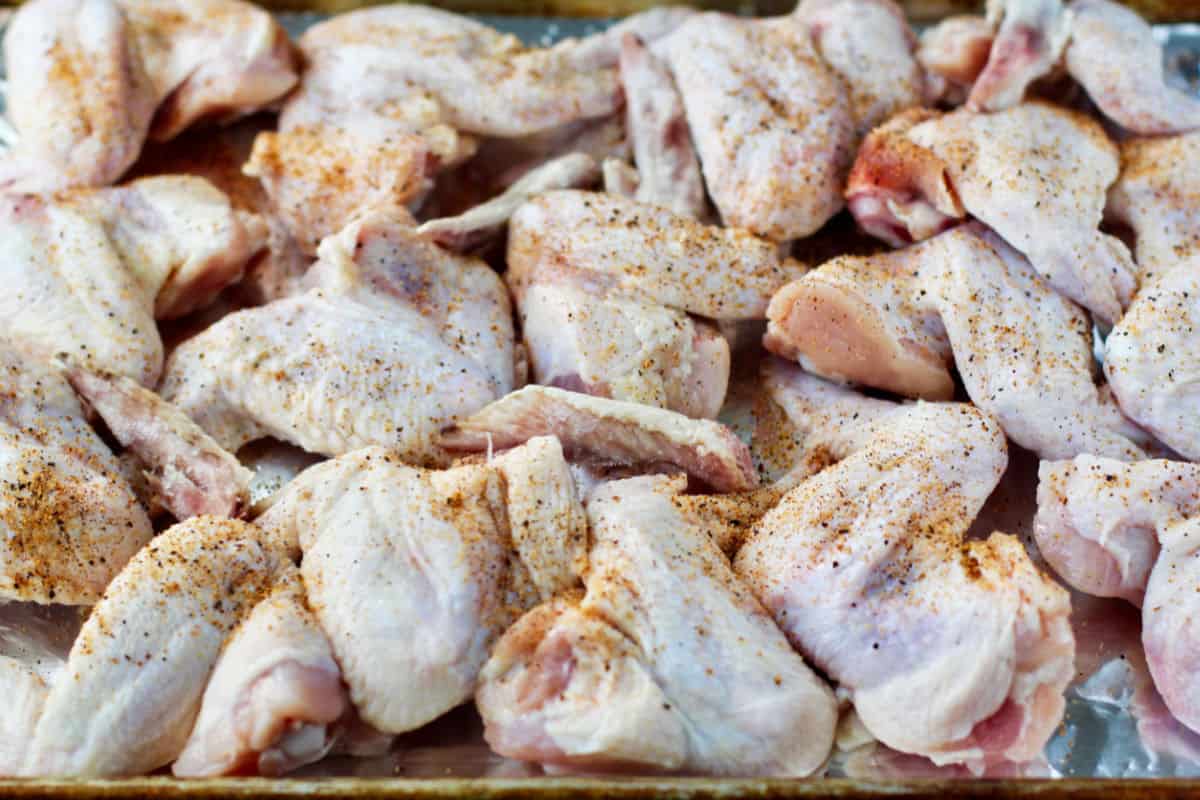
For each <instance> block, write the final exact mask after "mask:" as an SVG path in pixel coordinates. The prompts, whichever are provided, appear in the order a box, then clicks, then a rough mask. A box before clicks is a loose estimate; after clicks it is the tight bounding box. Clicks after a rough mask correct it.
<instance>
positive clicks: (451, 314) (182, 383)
mask: <svg viewBox="0 0 1200 800" xmlns="http://www.w3.org/2000/svg"><path fill="white" fill-rule="evenodd" d="M308 278H309V279H310V280H311V281H312V282H313V283H314V284H315V287H314V288H312V289H310V290H309V291H307V292H305V293H303V294H300V295H296V296H292V297H287V298H284V299H281V300H276V301H274V302H272V303H268V304H267V305H265V306H261V307H258V308H251V309H246V310H243V311H239V312H236V313H234V314H230V315H229V316H226V317H225V318H223V319H222V320H221V321H219V322H217V323H216V324H214V325H213V326H212V327H210V328H208V329H207V330H206V331H204V332H203V333H201V334H199V335H198V336H196V337H194V338H192V339H190V340H188V341H187V342H186V343H184V344H183V345H181V346H180V347H179V348H178V349H176V350H175V352H174V353H173V354H172V355H171V358H170V360H169V361H168V364H167V368H166V374H165V376H164V378H163V382H162V387H161V391H162V395H163V397H164V399H166V400H167V401H169V402H172V403H174V404H175V405H176V406H178V407H179V409H180V410H181V411H183V412H184V413H185V414H187V415H188V416H190V417H191V418H192V419H193V420H195V421H196V422H197V423H198V424H199V425H200V426H201V427H202V428H203V429H204V430H205V431H206V432H207V433H208V434H209V435H210V436H212V437H213V439H215V440H216V441H217V443H218V444H220V445H221V446H222V447H224V448H225V449H227V450H230V451H236V450H237V449H238V448H239V447H241V446H242V445H244V444H246V443H247V442H250V441H253V440H254V439H258V438H262V437H263V436H268V435H270V436H274V437H275V438H278V439H281V440H284V441H287V442H291V443H293V444H296V445H299V446H300V447H303V448H304V449H306V450H308V451H310V452H314V453H323V454H326V455H338V454H341V453H346V452H349V451H351V450H355V449H358V448H360V447H365V446H367V445H370V444H384V445H387V446H389V447H392V448H394V449H395V450H396V452H397V453H398V454H400V455H401V456H402V457H404V458H406V459H410V460H413V461H415V462H433V463H438V462H444V461H445V460H446V459H445V458H444V456H443V454H442V453H441V451H440V449H439V448H438V447H437V444H436V442H435V441H434V439H435V437H436V434H437V432H438V431H439V430H440V429H441V428H442V427H445V426H446V425H448V424H450V423H452V422H453V421H454V420H455V419H459V418H463V417H466V416H467V415H469V414H471V413H473V412H475V411H477V410H478V409H480V408H482V407H483V406H484V405H486V404H487V403H488V402H490V401H491V400H494V399H495V398H497V397H500V396H502V395H503V394H505V393H506V392H508V391H510V390H511V389H512V386H513V382H514V379H515V366H514V365H515V360H516V359H515V355H514V343H513V331H512V316H511V315H512V312H511V308H510V306H509V301H508V296H507V293H506V292H505V290H504V286H503V284H502V283H501V282H500V279H499V278H498V277H497V276H496V274H495V273H494V272H493V271H492V270H491V268H490V267H488V266H487V265H486V264H484V263H483V262H481V261H478V260H476V259H472V258H466V257H460V256H455V255H453V254H451V253H448V252H446V251H444V250H442V249H441V248H439V247H437V246H436V245H434V244H433V243H432V242H430V241H428V240H427V239H425V238H423V237H421V236H418V235H417V234H416V232H415V230H414V229H413V227H412V225H411V220H409V219H407V218H406V215H403V214H401V215H390V214H383V213H372V214H368V215H366V216H364V218H362V219H361V220H359V221H358V222H355V223H354V224H352V225H350V226H349V227H347V228H346V230H344V231H342V232H341V233H339V234H338V235H337V236H334V237H330V238H329V239H327V240H326V241H325V242H324V243H323V244H322V247H321V259H320V261H318V263H317V264H316V265H314V266H313V267H312V269H311V270H310V272H309V274H308Z"/></svg>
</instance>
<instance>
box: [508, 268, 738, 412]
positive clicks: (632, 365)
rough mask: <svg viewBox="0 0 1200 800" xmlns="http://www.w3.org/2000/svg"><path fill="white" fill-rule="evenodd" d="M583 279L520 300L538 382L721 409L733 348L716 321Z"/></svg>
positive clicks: (665, 404) (529, 292)
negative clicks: (589, 285)
mask: <svg viewBox="0 0 1200 800" xmlns="http://www.w3.org/2000/svg"><path fill="white" fill-rule="evenodd" d="M580 283H582V282H581V281H574V280H572V281H548V282H546V283H535V284H534V285H532V286H529V287H528V288H526V289H525V290H524V293H523V294H522V295H521V298H520V300H519V301H518V310H519V312H520V319H521V335H522V338H523V340H524V344H525V347H526V349H527V351H528V354H529V365H530V371H531V374H532V376H533V379H534V381H536V382H537V383H540V384H543V385H546V386H556V387H559V388H563V389H571V390H574V391H580V392H585V393H587V394H591V395H596V396H598V397H608V398H612V399H613V400H623V401H627V402H633V403H643V404H645V405H650V406H656V407H658V408H665V409H669V410H672V411H678V412H679V413H681V414H686V415H687V416H689V417H695V418H697V419H703V418H713V417H716V415H717V413H718V412H719V411H720V410H721V406H722V404H723V403H724V401H725V393H726V389H727V387H728V384H729V371H730V350H729V344H728V342H727V341H726V340H725V338H724V337H722V336H721V334H720V333H719V332H718V331H717V329H716V328H714V327H713V326H712V325H710V324H708V323H705V322H703V321H701V320H699V319H696V318H695V317H691V316H689V315H687V314H685V313H683V312H682V311H678V310H676V309H672V308H666V307H665V306H661V305H658V304H656V303H652V302H646V301H643V300H639V299H637V298H634V297H623V296H621V295H619V294H615V295H614V294H596V293H592V292H589V291H588V290H587V289H586V288H584V286H581V285H580Z"/></svg>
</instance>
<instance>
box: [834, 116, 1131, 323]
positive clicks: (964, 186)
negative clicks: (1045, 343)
mask: <svg viewBox="0 0 1200 800" xmlns="http://www.w3.org/2000/svg"><path fill="white" fill-rule="evenodd" d="M1117 156H1118V153H1117V149H1116V147H1115V146H1114V145H1113V143H1112V142H1110V141H1109V140H1108V137H1107V136H1106V135H1105V133H1104V131H1103V129H1102V128H1101V127H1100V126H1099V124H1098V123H1096V122H1094V121H1092V120H1090V119H1088V118H1087V117H1085V116H1083V115H1082V114H1078V113H1075V112H1071V111H1067V110H1065V109H1061V108H1057V107H1055V106H1051V105H1048V104H1046V103H1041V102H1031V103H1022V104H1021V105H1018V106H1015V107H1013V108H1011V109H1008V110H1007V111H1001V112H997V113H993V114H980V113H975V112H972V111H969V110H966V109H960V110H958V111H954V112H951V113H949V114H943V115H937V114H932V113H930V112H918V113H915V114H909V115H906V116H902V117H898V118H895V119H893V120H891V121H890V122H889V123H888V124H886V125H884V126H883V127H881V128H879V129H877V130H876V131H874V132H873V133H872V134H871V135H870V136H869V137H868V138H867V141H866V142H865V143H864V145H863V148H862V150H860V151H859V156H858V160H857V162H856V163H855V165H854V170H853V172H852V173H851V176H850V185H849V188H848V189H847V198H848V203H849V205H850V210H851V211H852V212H853V213H854V216H855V218H856V219H857V220H858V222H859V224H860V225H862V227H863V228H864V230H866V231H867V232H869V233H872V234H874V235H875V236H879V237H880V238H883V239H885V240H886V241H889V242H891V243H892V244H893V245H896V246H899V245H901V244H904V243H906V242H909V241H914V240H918V239H923V238H927V237H928V236H931V235H933V234H934V233H937V232H938V231H939V230H942V229H944V228H945V227H946V226H947V224H950V223H952V222H953V220H955V219H960V218H962V217H964V216H965V215H966V214H970V215H971V216H973V217H975V218H977V219H979V220H981V221H982V222H984V223H986V224H987V225H988V227H990V228H992V229H993V230H994V231H996V233H998V234H999V235H1000V236H1002V237H1004V239H1005V240H1006V241H1008V242H1009V244H1011V245H1012V246H1013V247H1015V248H1016V249H1017V250H1019V251H1020V252H1021V253H1023V254H1024V255H1025V256H1026V257H1027V258H1028V259H1029V260H1030V262H1031V263H1032V264H1033V266H1034V268H1035V269H1037V271H1038V272H1040V273H1041V274H1042V275H1043V276H1045V278H1046V280H1048V281H1049V283H1050V285H1051V286H1053V287H1054V288H1055V289H1057V290H1058V291H1059V292H1061V293H1062V294H1064V295H1066V296H1067V297H1068V298H1070V299H1072V300H1074V301H1075V302H1077V303H1079V304H1080V305H1082V306H1083V307H1084V308H1086V309H1088V310H1089V311H1091V312H1092V313H1093V314H1094V315H1095V316H1096V318H1097V319H1098V320H1099V321H1100V322H1101V323H1102V324H1104V325H1109V326H1110V325H1112V324H1114V323H1115V322H1116V320H1117V319H1119V318H1120V316H1121V312H1122V311H1123V310H1124V308H1125V307H1126V306H1127V305H1128V304H1129V301H1130V299H1131V298H1132V296H1133V293H1134V290H1135V288H1136V279H1135V270H1134V265H1133V260H1132V258H1130V256H1129V253H1128V251H1127V250H1126V249H1125V247H1124V245H1122V244H1121V242H1120V241H1118V240H1117V239H1115V238H1114V237H1111V236H1107V235H1105V234H1102V233H1100V231H1099V230H1098V226H1099V224H1100V218H1101V216H1102V214H1103V210H1104V199H1105V193H1106V192H1107V190H1108V187H1109V186H1110V185H1111V184H1112V183H1113V182H1114V181H1115V180H1116V178H1117V172H1118V159H1117Z"/></svg>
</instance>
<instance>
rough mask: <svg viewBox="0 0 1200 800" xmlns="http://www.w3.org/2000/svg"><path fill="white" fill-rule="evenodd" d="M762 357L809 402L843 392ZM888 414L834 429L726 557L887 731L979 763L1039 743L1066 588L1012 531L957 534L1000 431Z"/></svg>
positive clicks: (1058, 693) (1058, 679)
mask: <svg viewBox="0 0 1200 800" xmlns="http://www.w3.org/2000/svg"><path fill="white" fill-rule="evenodd" d="M772 364H773V367H772V368H773V369H786V370H791V371H793V372H794V373H795V374H796V380H795V381H794V382H792V387H793V389H792V390H793V391H797V392H800V393H804V394H806V395H807V399H806V402H807V404H808V405H809V406H810V407H813V408H817V409H820V408H822V407H823V406H824V407H826V408H828V409H829V412H832V413H838V409H839V408H845V407H846V406H847V405H849V407H851V408H852V407H853V404H847V403H846V401H844V400H842V399H840V394H849V392H847V391H846V390H840V392H839V391H828V390H826V391H823V392H812V391H811V388H810V387H811V381H812V380H814V379H811V378H808V379H807V381H806V380H805V379H804V376H803V375H802V373H799V371H798V370H796V368H795V367H785V366H783V365H782V364H781V363H780V362H772ZM876 402H878V401H876ZM829 412H826V413H829ZM875 419H878V417H875ZM885 422H886V424H874V425H872V424H871V423H870V422H868V426H867V427H868V429H869V430H868V431H867V434H868V435H859V436H851V437H849V439H846V438H841V437H839V438H840V439H841V440H840V441H839V438H833V439H831V440H829V444H828V445H827V446H829V447H830V453H831V454H832V455H833V456H834V457H835V458H841V460H840V461H839V462H838V463H837V464H836V465H835V466H833V467H830V468H828V469H826V470H824V471H822V472H819V473H817V475H816V476H814V477H812V478H810V479H808V480H807V481H804V482H803V483H801V484H800V485H799V486H797V487H796V488H795V489H793V490H791V491H790V492H789V493H788V494H787V495H785V496H784V498H783V500H782V501H781V502H780V503H779V505H778V506H776V507H775V508H774V509H772V510H771V511H769V512H767V514H766V515H765V516H763V518H762V519H761V520H759V522H758V524H757V525H756V526H755V530H754V532H753V533H752V534H751V535H750V537H749V538H748V539H747V541H746V543H745V544H744V545H743V546H742V548H741V549H740V550H739V551H738V554H737V558H736V559H735V562H734V566H735V568H736V571H737V573H738V575H739V576H741V577H742V578H743V579H744V580H745V581H746V582H747V583H748V584H749V586H750V587H751V588H752V589H753V590H754V592H755V594H756V595H757V596H758V598H759V599H760V600H761V601H762V603H763V605H764V606H765V607H766V608H767V609H768V610H769V611H770V612H771V613H772V614H773V615H774V617H775V620H776V622H777V623H779V625H780V627H782V628H783V630H784V633H786V634H787V636H788V638H789V639H790V640H791V642H792V644H793V645H795V646H796V647H797V648H798V649H799V650H800V652H801V653H802V654H804V655H805V657H806V658H809V659H811V661H812V663H813V664H815V665H816V666H818V667H820V668H821V669H822V670H824V671H825V673H826V674H827V675H829V676H830V678H832V679H833V680H835V681H837V683H838V684H839V686H840V687H841V688H842V690H843V691H845V692H847V693H848V695H849V698H850V700H851V702H853V703H854V707H855V710H856V711H857V713H858V715H859V717H860V718H861V719H862V721H863V723H864V724H865V726H866V728H867V729H868V730H869V731H870V732H871V734H872V735H873V736H875V737H876V738H877V739H879V740H880V741H881V742H882V743H884V744H886V745H887V746H889V747H891V748H894V749H896V750H900V751H902V752H906V753H914V754H919V755H923V756H925V757H927V758H930V759H932V760H933V761H934V762H935V763H939V764H946V763H965V764H967V765H968V766H970V767H972V768H973V769H976V770H979V769H982V768H984V767H986V765H988V764H993V763H997V762H1003V761H1026V760H1029V759H1031V758H1034V757H1035V756H1037V755H1038V754H1039V753H1040V752H1041V750H1042V747H1043V746H1044V745H1045V743H1046V740H1047V739H1048V738H1049V737H1050V735H1051V734H1052V733H1053V732H1054V730H1055V728H1056V727H1057V726H1058V724H1059V720H1060V719H1061V717H1062V712H1063V708H1064V704H1065V703H1064V699H1063V695H1062V693H1063V690H1064V688H1065V687H1066V685H1067V683H1068V682H1069V681H1070V679H1071V678H1072V676H1073V674H1074V668H1073V664H1074V652H1075V647H1074V640H1073V638H1072V634H1071V628H1070V624H1069V621H1068V615H1069V613H1070V604H1069V602H1068V599H1067V594H1066V592H1065V591H1064V590H1063V589H1061V588H1060V587H1058V586H1057V585H1055V584H1054V583H1053V582H1052V581H1050V580H1049V579H1048V578H1046V577H1045V576H1044V575H1042V574H1041V573H1040V572H1039V571H1038V569H1037V567H1036V566H1034V564H1033V562H1032V561H1030V559H1029V556H1028V555H1027V554H1026V553H1025V550H1024V548H1023V547H1022V545H1021V544H1020V542H1019V541H1018V540H1016V539H1015V538H1013V537H1010V536H1007V535H1005V534H1001V533H994V534H992V536H991V537H989V538H988V539H986V540H982V541H964V537H963V535H964V533H965V532H966V530H967V528H968V527H969V526H970V524H971V522H972V520H973V519H974V518H975V516H976V514H977V513H978V512H979V509H980V508H981V507H982V505H983V503H984V501H985V500H986V499H987V496H988V495H989V494H990V493H991V491H992V489H993V488H994V487H995V486H996V483H997V481H998V480H999V479H1000V475H1001V473H1002V472H1003V471H1004V467H1005V464H1006V461H1007V459H1006V452H1005V450H1006V448H1005V443H1004V437H1003V435H1002V434H1001V432H1000V429H999V426H998V425H996V423H995V422H994V421H993V420H992V419H991V418H989V417H988V416H987V415H985V414H983V413H982V412H980V411H978V410H977V409H975V408H973V407H971V406H969V405H964V404H927V403H918V404H916V405H914V406H908V407H904V408H903V409H901V410H898V411H896V412H895V413H892V414H889V415H887V416H886V418H885ZM856 439H857V441H855V440H856ZM839 445H841V446H839ZM847 445H848V446H847ZM914 720H920V724H914Z"/></svg>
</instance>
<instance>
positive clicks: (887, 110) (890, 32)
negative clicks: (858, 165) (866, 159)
mask: <svg viewBox="0 0 1200 800" xmlns="http://www.w3.org/2000/svg"><path fill="white" fill-rule="evenodd" d="M793 16H794V17H795V19H796V20H797V21H798V22H799V23H800V24H801V25H803V26H804V27H806V28H807V29H808V32H809V34H810V35H811V36H812V38H813V43H814V44H815V45H816V47H817V52H818V53H820V55H821V58H822V59H824V60H825V62H826V63H827V64H828V65H829V66H830V67H831V68H832V69H833V71H834V72H836V73H837V74H838V75H839V76H840V77H841V79H842V80H843V81H845V82H846V86H847V87H848V88H849V90H850V113H851V116H852V118H853V120H854V126H855V139H856V140H857V141H861V140H862V138H863V137H864V136H866V135H867V133H868V132H870V130H871V129H872V128H874V127H875V126H876V125H878V124H879V123H881V122H883V121H884V120H886V119H887V118H888V117H891V116H892V115H893V114H896V113H897V112H900V111H903V110H905V109H907V108H912V107H914V106H920V105H922V104H923V102H924V99H925V76H924V73H923V71H922V69H921V65H920V64H919V63H918V62H917V59H916V56H915V53H914V51H915V49H916V46H917V38H916V36H914V35H913V32H912V30H911V29H910V28H909V27H908V22H907V21H906V20H905V18H904V11H903V10H901V8H900V7H899V6H897V5H896V4H895V3H894V2H892V0H802V2H801V3H800V4H799V5H798V6H796V10H795V12H794V14H793Z"/></svg>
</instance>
